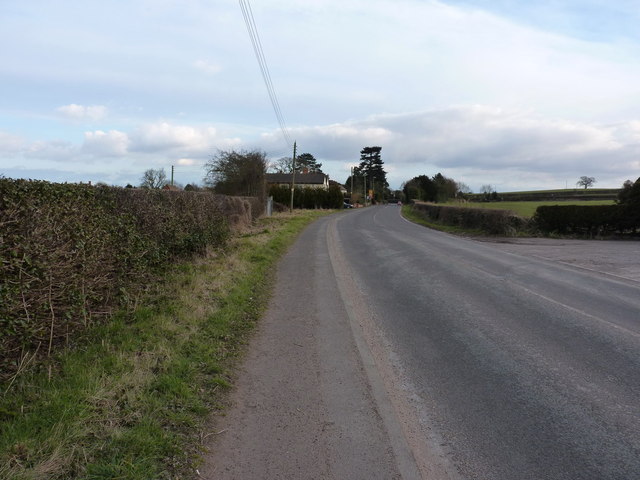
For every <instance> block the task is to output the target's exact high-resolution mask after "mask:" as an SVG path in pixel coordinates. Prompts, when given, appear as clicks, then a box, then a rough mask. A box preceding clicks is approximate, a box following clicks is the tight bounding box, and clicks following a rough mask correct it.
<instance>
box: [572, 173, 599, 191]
mask: <svg viewBox="0 0 640 480" xmlns="http://www.w3.org/2000/svg"><path fill="white" fill-rule="evenodd" d="M594 183H596V179H595V178H594V177H587V176H586V175H583V176H582V177H580V180H578V181H577V182H576V185H577V186H579V187H584V189H585V190H586V189H587V188H589V187H591V186H593V184H594Z"/></svg>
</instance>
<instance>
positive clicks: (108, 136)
mask: <svg viewBox="0 0 640 480" xmlns="http://www.w3.org/2000/svg"><path fill="white" fill-rule="evenodd" d="M129 143H130V142H129V136H128V135H127V134H126V133H124V132H120V131H117V130H110V131H109V132H103V131H102V130H96V131H94V132H85V134H84V143H83V144H82V152H83V153H86V154H89V155H91V156H93V157H123V156H126V155H127V154H128V149H129Z"/></svg>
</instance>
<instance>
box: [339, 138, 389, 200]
mask: <svg viewBox="0 0 640 480" xmlns="http://www.w3.org/2000/svg"><path fill="white" fill-rule="evenodd" d="M381 151H382V147H364V148H363V149H362V150H361V151H360V164H359V165H358V166H357V167H355V168H354V169H353V176H354V189H356V188H362V189H364V186H365V182H366V187H367V190H373V191H374V192H375V194H376V197H377V198H378V200H384V197H385V195H387V194H388V190H389V182H387V172H386V171H385V169H384V166H383V165H384V162H383V161H382V158H381V156H380V152H381ZM347 180H348V181H349V182H350V179H347ZM356 184H357V187H356Z"/></svg>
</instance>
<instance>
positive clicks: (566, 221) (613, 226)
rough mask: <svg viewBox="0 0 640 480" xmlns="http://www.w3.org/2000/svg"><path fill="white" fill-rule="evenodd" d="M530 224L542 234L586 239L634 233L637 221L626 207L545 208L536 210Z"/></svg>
mask: <svg viewBox="0 0 640 480" xmlns="http://www.w3.org/2000/svg"><path fill="white" fill-rule="evenodd" d="M533 220H534V222H535V224H536V226H537V227H538V229H539V230H540V231H542V232H544V233H553V232H555V233H561V234H578V235H589V236H592V235H594V234H605V233H613V232H619V233H624V232H625V231H629V230H635V229H637V228H638V227H640V218H639V217H638V215H637V214H634V212H632V211H631V209H629V208H628V207H627V206H626V205H620V204H617V205H591V206H589V205H549V206H540V207H538V208H537V209H536V213H535V215H534V217H533Z"/></svg>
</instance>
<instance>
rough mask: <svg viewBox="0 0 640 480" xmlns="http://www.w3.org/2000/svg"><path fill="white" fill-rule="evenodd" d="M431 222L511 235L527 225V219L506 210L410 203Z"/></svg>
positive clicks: (492, 233) (491, 233)
mask: <svg viewBox="0 0 640 480" xmlns="http://www.w3.org/2000/svg"><path fill="white" fill-rule="evenodd" d="M412 209H413V210H414V211H415V212H418V213H420V214H421V215H423V216H425V217H426V218H427V219H429V220H430V221H433V222H437V223H442V224H444V225H452V226H457V227H461V228H465V229H473V230H481V231H483V232H485V233H487V234H490V235H512V234H514V233H516V232H517V231H519V230H522V229H525V228H526V227H527V226H528V223H529V222H528V221H527V220H526V219H524V218H522V217H519V216H518V215H516V214H514V213H513V212H510V211H508V210H490V209H482V208H468V207H453V206H450V205H438V204H432V203H421V202H416V203H414V204H413V205H412Z"/></svg>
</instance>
